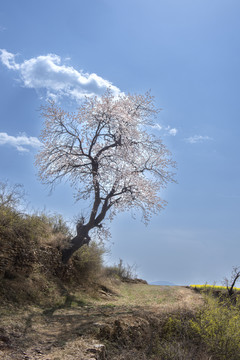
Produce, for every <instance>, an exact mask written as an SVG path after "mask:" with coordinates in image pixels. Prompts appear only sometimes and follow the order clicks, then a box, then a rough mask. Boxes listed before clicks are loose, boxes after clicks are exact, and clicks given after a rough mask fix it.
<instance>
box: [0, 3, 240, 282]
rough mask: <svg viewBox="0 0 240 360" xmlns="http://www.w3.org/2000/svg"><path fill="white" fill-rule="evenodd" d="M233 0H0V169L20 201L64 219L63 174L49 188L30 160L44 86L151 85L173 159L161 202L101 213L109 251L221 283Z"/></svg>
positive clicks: (234, 182)
mask: <svg viewBox="0 0 240 360" xmlns="http://www.w3.org/2000/svg"><path fill="white" fill-rule="evenodd" d="M239 15H240V3H239V1H238V0H235V1H234V0H226V1H225V0H211V1H209V0H195V1H192V0H188V1H187V0H181V1H179V0H169V1H163V0H122V1H115V0H85V1H84V0H58V1H56V0H51V1H46V0H42V1H41V2H40V1H33V0H22V1H21V2H20V1H17V0H8V1H6V0H4V1H2V2H1V6H0V48H1V49H2V50H1V57H0V90H1V97H0V119H1V123H0V124H1V126H0V169H1V179H9V181H10V182H11V183H12V184H14V183H16V182H17V183H22V184H23V185H24V187H25V189H26V191H27V193H28V201H29V203H30V205H29V208H30V209H35V210H42V209H44V208H45V209H46V210H48V211H52V212H58V213H61V214H63V215H64V216H65V218H66V219H69V220H70V219H72V218H73V217H74V216H75V215H77V214H79V213H80V211H81V208H80V204H74V200H73V197H72V191H71V189H70V188H69V186H68V185H67V184H61V185H59V186H58V187H57V188H56V189H55V191H54V192H53V193H52V195H51V196H49V193H48V190H47V189H46V188H45V187H44V186H43V185H42V184H41V183H40V181H39V180H38V178H37V176H36V174H37V169H36V168H35V166H34V155H35V154H36V152H37V149H38V146H39V141H38V136H39V134H40V130H41V128H42V119H41V117H40V114H39V111H38V109H39V107H40V105H41V104H44V102H45V101H46V99H47V98H48V97H51V98H54V99H56V100H57V101H59V103H61V104H62V105H63V106H67V107H68V108H71V109H75V108H76V107H77V104H78V101H80V100H79V99H81V97H82V96H83V94H87V95H89V96H90V95H91V94H101V93H102V92H103V91H104V90H105V89H106V88H107V87H108V86H109V84H112V87H114V91H116V92H119V91H122V92H125V93H128V92H130V93H145V92H146V91H148V90H149V89H151V92H152V95H154V96H155V101H156V106H157V107H160V108H162V111H161V112H160V114H159V115H158V119H157V123H158V124H159V129H158V130H156V131H158V134H159V135H160V136H161V137H162V138H163V141H164V142H165V144H166V145H167V146H168V148H169V149H170V150H171V151H172V154H173V158H174V160H176V161H177V163H178V170H177V181H178V184H171V185H170V186H168V188H167V190H164V191H163V193H162V196H163V198H164V199H165V200H167V201H168V206H167V207H166V209H165V210H164V211H162V212H161V213H160V214H159V215H158V216H155V217H153V218H152V221H151V222H150V224H149V225H148V226H147V227H145V225H143V224H142V223H141V222H140V220H139V219H137V220H133V219H132V218H131V217H130V214H128V213H126V214H121V215H120V216H119V217H118V218H115V219H114V221H113V222H112V223H111V232H112V242H113V244H112V245H111V244H110V243H108V247H110V248H111V255H109V257H108V261H110V262H116V261H118V259H119V258H122V259H123V260H124V261H125V262H128V263H130V264H133V263H135V264H136V265H137V267H138V274H139V276H141V277H143V278H145V279H147V280H148V281H157V280H166V281H171V282H173V283H176V284H190V283H204V282H206V281H207V282H208V283H212V282H214V281H216V282H218V283H220V282H221V280H222V279H223V277H224V276H226V275H228V274H229V273H230V272H231V268H232V266H234V265H240V258H239V253H240V224H239V210H240V205H239V201H240V190H239V179H240V167H239V140H238V136H239V130H240V125H239V113H240V102H239V94H240V91H239V90H240V89H239V87H240V85H239V84H240V67H239V60H240V41H239V34H240V22H239Z"/></svg>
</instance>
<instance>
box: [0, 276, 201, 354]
mask: <svg viewBox="0 0 240 360" xmlns="http://www.w3.org/2000/svg"><path fill="white" fill-rule="evenodd" d="M201 304H202V297H201V295H199V294H196V293H194V292H193V291H192V290H190V289H187V288H184V287H167V286H166V287H165V286H162V287H160V286H158V287H156V286H150V285H146V284H141V283H139V284H134V283H120V282H114V283H112V284H111V286H109V288H102V289H100V290H98V292H97V293H95V295H94V297H91V296H89V295H88V294H86V292H84V291H83V290H82V291H79V292H77V293H75V294H71V295H70V294H69V295H68V297H66V301H65V303H64V304H62V305H59V306H56V305H55V307H52V308H51V307H50V308H43V307H37V306H28V307H26V308H20V309H16V308H13V309H12V310H11V308H9V307H8V308H6V307H5V308H2V309H1V328H0V358H1V359H3V360H10V359H11V360H22V359H26V360H27V359H29V360H30V359H31V360H32V359H42V360H60V359H68V360H73V359H82V360H87V359H89V360H90V359H99V360H104V359H149V358H151V359H158V358H159V357H158V355H157V354H158V352H157V348H156V347H157V339H158V337H159V334H160V333H161V332H162V331H163V328H164V324H165V323H166V319H167V318H169V316H170V315H171V314H172V315H174V314H176V313H181V314H182V315H184V316H186V317H189V316H191V314H192V312H194V311H195V310H196V308H197V307H198V306H199V305H201ZM154 354H155V355H154ZM196 356H197V354H196ZM197 358H198V357H196V359H197Z"/></svg>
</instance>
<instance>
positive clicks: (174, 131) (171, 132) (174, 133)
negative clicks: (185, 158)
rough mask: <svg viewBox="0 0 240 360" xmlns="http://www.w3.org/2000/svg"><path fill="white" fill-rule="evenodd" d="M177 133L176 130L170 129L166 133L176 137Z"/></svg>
mask: <svg viewBox="0 0 240 360" xmlns="http://www.w3.org/2000/svg"><path fill="white" fill-rule="evenodd" d="M177 132H178V130H177V129H176V128H172V129H170V130H169V132H168V133H169V135H172V136H176V135H177Z"/></svg>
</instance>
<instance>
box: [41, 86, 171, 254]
mask: <svg viewBox="0 0 240 360" xmlns="http://www.w3.org/2000/svg"><path fill="white" fill-rule="evenodd" d="M157 113H158V110H157V109H156V108H155V106H154V99H153V97H152V96H151V95H150V94H149V93H146V94H145V95H130V94H128V95H125V94H122V95H120V96H118V97H117V98H116V97H114V96H113V94H112V93H111V91H110V90H109V91H107V92H106V93H105V94H104V95H103V96H102V97H101V98H98V97H94V98H86V99H85V101H84V102H83V103H82V104H81V105H80V107H79V109H78V110H77V111H76V112H67V111H64V110H63V109H62V108H61V107H59V106H58V105H57V104H55V103H54V102H50V103H49V104H48V105H47V106H44V107H42V116H43V118H44V120H45V123H44V128H43V130H42V133H41V137H40V139H41V142H42V147H41V149H40V151H39V153H38V155H37V159H36V164H37V166H38V168H39V176H40V178H41V180H42V182H43V183H45V184H48V185H50V186H53V185H54V184H56V183H58V182H59V181H61V180H62V179H63V178H66V179H68V180H69V181H70V184H71V185H72V187H73V188H74V189H75V190H76V192H75V196H76V199H77V200H80V199H84V200H88V201H89V203H90V204H91V210H90V212H89V214H86V215H85V216H84V218H83V219H82V220H81V222H80V223H79V226H78V234H79V236H78V235H77V236H78V241H77V240H76V239H75V238H74V239H75V243H77V242H78V243H79V244H80V243H88V242H89V241H90V237H89V231H90V230H92V229H94V228H96V227H98V228H101V227H102V221H103V220H104V219H106V218H107V217H108V218H110V219H112V218H113V217H114V215H116V214H117V212H119V211H125V210H129V209H131V208H134V209H140V210H141V211H142V214H143V219H144V221H145V222H148V221H149V219H150V217H151V215H152V214H154V213H157V212H158V211H159V210H161V208H162V207H163V206H164V204H165V202H164V200H163V199H162V198H161V197H160V194H159V192H160V190H161V189H162V188H164V187H165V186H166V185H167V183H169V182H172V181H174V173H173V172H172V169H173V168H174V167H175V163H174V162H173V160H172V158H171V153H170V152H169V150H168V149H167V148H166V146H165V145H164V144H163V142H162V140H161V138H158V137H156V136H155V135H154V134H153V131H152V129H153V126H154V118H155V117H156V114H157ZM84 229H85V231H83V230H84ZM80 233H81V234H82V240H81V241H80V240H79V239H80V237H81V236H80ZM83 234H84V235H83ZM84 239H85V240H84ZM75 245H76V244H75ZM72 246H73V243H72ZM80 246H82V245H80ZM70 247H71V246H70ZM75 248H77V246H75ZM74 251H75V250H74ZM74 251H73V252H74ZM70 256H71V255H70ZM70 256H69V257H70ZM67 260H68V259H67Z"/></svg>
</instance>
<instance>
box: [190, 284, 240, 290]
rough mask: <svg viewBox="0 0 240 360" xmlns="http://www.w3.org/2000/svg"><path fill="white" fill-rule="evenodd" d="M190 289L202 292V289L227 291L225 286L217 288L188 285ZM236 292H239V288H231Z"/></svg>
mask: <svg viewBox="0 0 240 360" xmlns="http://www.w3.org/2000/svg"><path fill="white" fill-rule="evenodd" d="M190 288H193V289H197V290H204V289H206V290H207V289H209V290H210V289H213V290H227V287H226V286H218V285H209V284H205V285H190ZM233 289H234V290H236V291H240V288H237V287H234V288H233Z"/></svg>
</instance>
